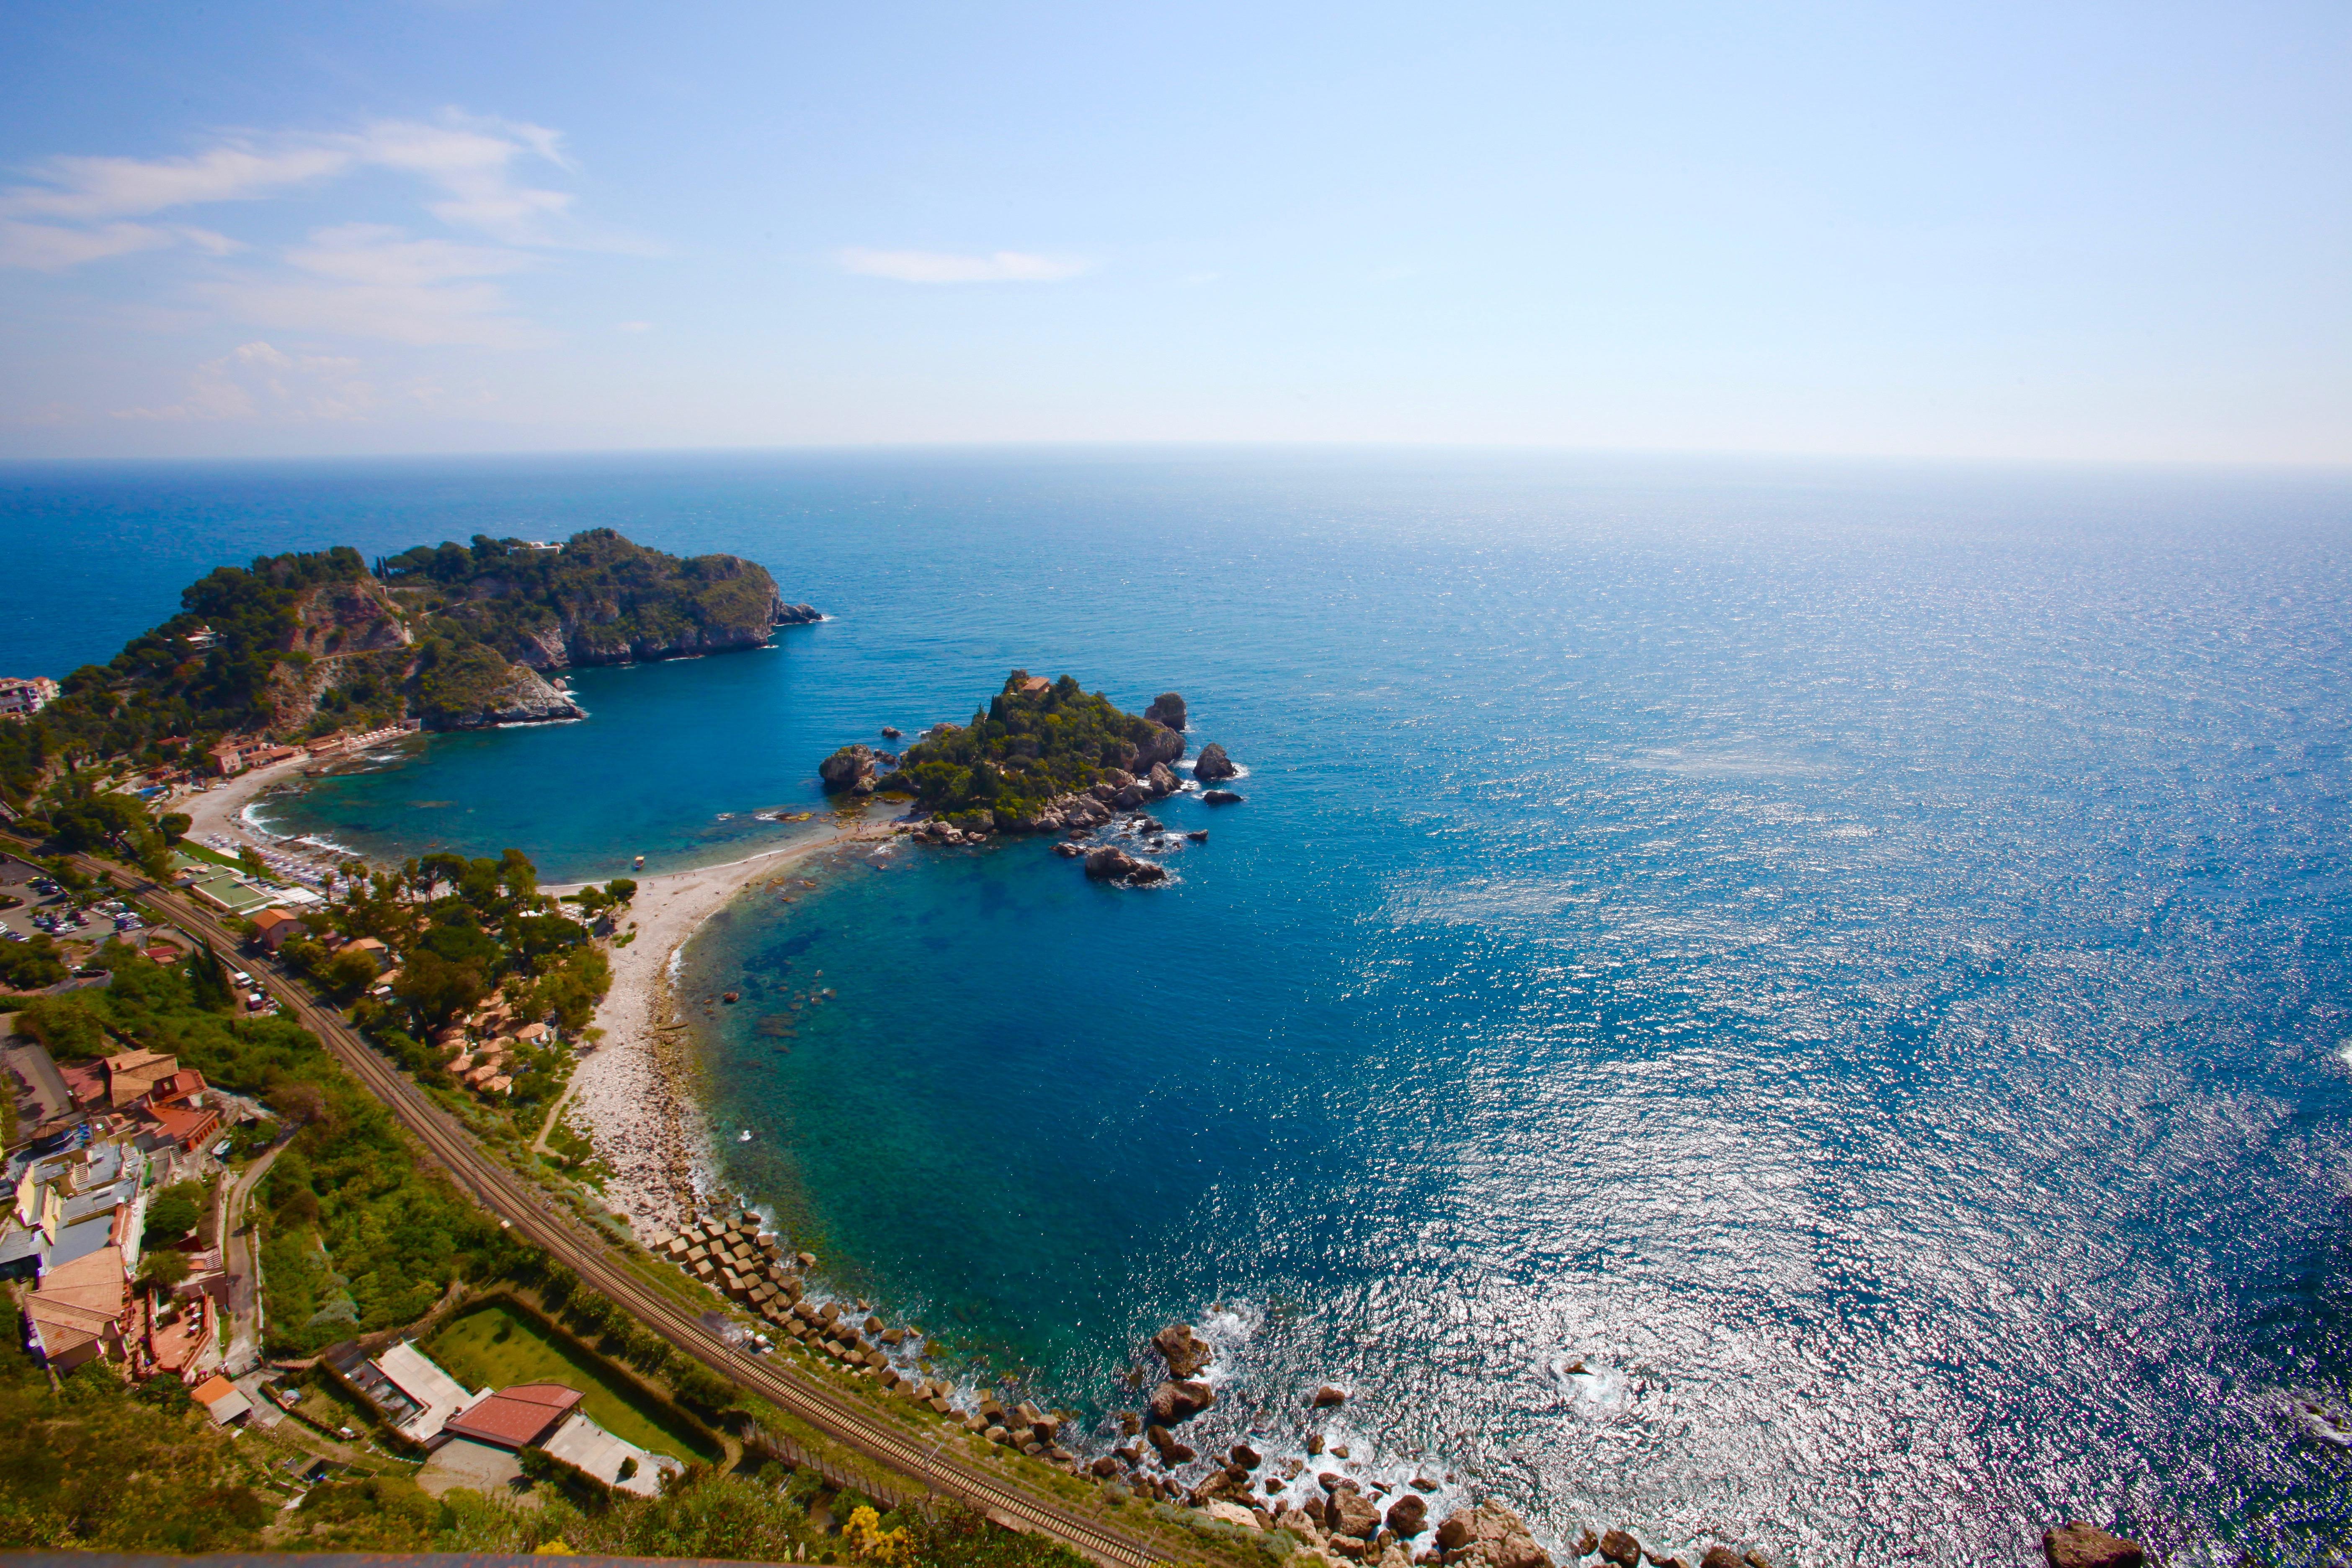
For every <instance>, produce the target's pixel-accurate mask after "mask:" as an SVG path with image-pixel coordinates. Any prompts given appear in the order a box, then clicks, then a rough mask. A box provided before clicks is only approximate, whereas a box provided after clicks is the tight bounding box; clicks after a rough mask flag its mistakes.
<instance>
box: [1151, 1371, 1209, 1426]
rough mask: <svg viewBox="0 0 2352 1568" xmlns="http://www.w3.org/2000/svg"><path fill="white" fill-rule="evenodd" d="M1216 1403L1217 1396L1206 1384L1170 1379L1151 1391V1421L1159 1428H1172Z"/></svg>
mask: <svg viewBox="0 0 2352 1568" xmlns="http://www.w3.org/2000/svg"><path fill="white" fill-rule="evenodd" d="M1216 1402H1217V1396H1216V1394H1213V1392H1211V1390H1210V1388H1209V1385H1208V1384H1205V1383H1192V1382H1189V1381H1186V1382H1180V1381H1177V1380H1175V1379H1172V1378H1171V1380H1169V1381H1168V1382H1166V1383H1163V1384H1160V1386H1159V1387H1157V1388H1155V1389H1153V1390H1152V1391H1151V1419H1152V1420H1154V1421H1156V1422H1158V1423H1159V1424H1160V1426H1175V1425H1176V1423H1178V1422H1179V1421H1189V1420H1191V1419H1192V1417H1193V1416H1195V1415H1199V1414H1200V1413H1201V1412H1202V1411H1203V1410H1206V1409H1208V1408H1209V1407H1210V1406H1211V1405H1214V1404H1216Z"/></svg>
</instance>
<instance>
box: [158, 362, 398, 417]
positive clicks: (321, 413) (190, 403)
mask: <svg viewBox="0 0 2352 1568" xmlns="http://www.w3.org/2000/svg"><path fill="white" fill-rule="evenodd" d="M359 371H360V363H359V361H357V360H355V359H345V358H342V357H341V356H338V355H331V354H289V353H286V352H285V351H284V350H282V349H279V348H277V347H275V346H274V345H272V344H270V343H267V342H250V343H245V344H243V345H241V346H239V347H237V348H236V349H234V350H232V351H231V352H229V353H226V354H223V355H222V356H221V357H220V358H218V359H216V360H207V361H205V363H203V364H201V365H198V366H197V367H196V371H195V374H194V375H192V376H191V377H189V379H188V395H186V396H185V397H184V398H182V399H181V400H180V401H179V402H177V403H173V404H169V405H165V406H163V407H161V408H118V409H116V410H115V411H114V417H116V418H117V419H161V420H170V421H187V420H224V419H234V420H249V419H270V420H275V421H278V422H284V423H305V422H309V421H311V420H352V419H359V418H363V417H365V416H367V415H368V414H369V413H370V412H371V411H372V410H373V408H374V407H375V406H376V404H377V397H376V392H375V388H374V387H373V386H372V385H370V384H368V383H367V382H366V381H364V380H362V379H361V376H360V374H359Z"/></svg>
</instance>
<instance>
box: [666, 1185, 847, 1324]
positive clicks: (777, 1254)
mask: <svg viewBox="0 0 2352 1568" xmlns="http://www.w3.org/2000/svg"><path fill="white" fill-rule="evenodd" d="M650 1247H651V1249H652V1252H653V1255H654V1256H655V1257H656V1258H667V1259H668V1260H669V1261H670V1262H672V1263H675V1264H677V1266H678V1267H679V1268H683V1269H685V1270H686V1271H687V1272H688V1274H691V1275H692V1276H694V1278H696V1279H699V1280H701V1281H703V1282H704V1283H705V1284H707V1285H709V1286H710V1287H711V1288H712V1289H716V1290H719V1291H721V1292H723V1293H724V1294H726V1295H728V1296H730V1297H732V1298H733V1299H734V1300H738V1301H740V1302H741V1303H743V1305H745V1306H747V1307H749V1308H751V1310H753V1311H755V1312H758V1313H759V1314H760V1315H761V1316H762V1317H764V1318H766V1319H768V1321H771V1322H776V1321H780V1320H779V1318H778V1316H777V1314H778V1313H779V1312H781V1311H782V1310H785V1309H788V1308H790V1307H791V1306H792V1305H793V1303H794V1302H796V1301H798V1300H800V1299H801V1294H802V1284H801V1275H800V1270H801V1269H803V1268H807V1267H809V1266H810V1265H811V1264H813V1263H814V1262H815V1261H816V1259H815V1258H814V1257H812V1256H810V1255H809V1254H807V1253H805V1252H803V1253H800V1254H798V1255H796V1256H787V1255H786V1253H785V1252H784V1249H783V1247H782V1244H781V1243H780V1242H778V1241H777V1239H776V1238H775V1237H773V1236H772V1235H770V1234H769V1233H767V1232H765V1231H762V1230H761V1228H760V1216H759V1215H756V1214H753V1213H751V1211H750V1210H748V1209H746V1210H745V1211H744V1212H743V1213H742V1214H740V1215H728V1216H725V1217H721V1218H713V1219H698V1220H696V1221H695V1222H694V1223H693V1224H691V1225H689V1226H687V1227H686V1228H685V1229H684V1230H681V1231H679V1232H678V1233H677V1234H676V1235H675V1236H660V1237H655V1238H654V1239H653V1241H652V1242H651V1244H650Z"/></svg>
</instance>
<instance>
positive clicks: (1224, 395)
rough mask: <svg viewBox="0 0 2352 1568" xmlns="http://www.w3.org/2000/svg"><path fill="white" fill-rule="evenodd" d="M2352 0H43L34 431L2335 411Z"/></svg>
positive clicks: (23, 266)
mask: <svg viewBox="0 0 2352 1568" xmlns="http://www.w3.org/2000/svg"><path fill="white" fill-rule="evenodd" d="M2347 82H2352V9H2347V7H2345V6H2344V5H2340V4H2326V5H2259V4H2256V5H2233V6H2220V5H2203V6H2196V7H2188V6H2173V5H2145V4H2141V5H2089V4H2085V5H2049V4H2047V3H2046V0H2045V3H2042V4H2037V5H1998V4H1994V5H1970V6H1955V5H1937V6H1928V5H1916V6H1911V5H1855V6H1802V5H1750V6H1728V5H1704V6H1701V5H1616V6H1609V7H1602V6H1591V5H1524V6H1522V5H1448V6H1435V5H1428V6H1420V7H1411V8H1407V7H1393V6H1381V5H1330V6H1322V7H1316V6H1306V5H1273V6H1268V5H1248V6H1218V5H1190V6H1183V7H1173V6H1171V7H1156V8H1145V7H1118V6H1103V5H1070V6H1046V5H1028V6H1017V7H1002V6H1000V7H989V6H974V5H872V6H828V7H823V8H819V7H814V6H795V5H696V4H679V3H673V4H669V5H660V6H645V5H601V4H593V3H587V4H583V3H577V0H572V3H567V4H563V5H536V4H499V3H487V4H447V5H424V4H398V3H394V4H383V5H367V6H332V5H330V6H320V5H316V4H315V3H313V4H307V5H254V4H236V3H230V4H208V5H204V6H200V7H198V6H175V5H117V6H110V7H91V6H85V5H55V4H41V3H38V0H17V3H16V4H14V5H10V6H9V7H8V8H7V10H6V13H5V19H0V142H5V145H0V457H69V456H70V457H81V456H113V455H122V456H181V455H257V454H268V453H341V452H352V453H362V452H414V451H482V450H527V449H565V448H630V447H759V446H787V445H837V444H858V443H877V442H878V443H898V442H990V441H1122V442H1126V441H1162V440H1168V441H1237V440H1238V441H1311V442H1331V441H1338V442H1350V441H1373V442H1433V443H1464V444H1474V445H1488V444H1493V445H1533V446H1544V447H1575V448H1602V449H1612V448H1613V449H1625V448H1630V449H1651V450H1659V449H1663V450H1706V451H1760V452H1804V453H1853V454H1870V455H1921V456H1957V457H1986V458H2060V459H2075V458H2082V459H2121V460H2141V459H2158V460H2179V459H2186V460H2200V461H2221V462H2254V463H2330V464H2336V463H2343V462H2346V461H2352V199H2347V198H2352V91H2347V90H2346V84H2347Z"/></svg>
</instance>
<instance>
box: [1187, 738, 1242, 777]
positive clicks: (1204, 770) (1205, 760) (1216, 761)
mask: <svg viewBox="0 0 2352 1568" xmlns="http://www.w3.org/2000/svg"><path fill="white" fill-rule="evenodd" d="M1240 772H1241V770H1240V769H1239V768H1237V767H1235V766H1234V760H1233V758H1231V757H1229V756H1227V755H1226V754H1225V749H1224V748H1223V746H1221V745H1219V744H1217V742H1214V741H1212V742H1209V743H1208V744H1207V745H1205V746H1203V747H1202V748H1201V754H1200V755H1199V756H1197V757H1194V758H1193V759H1192V776H1193V777H1194V778H1196V779H1198V780H1200V781H1201V782H1202V784H1214V783H1216V782H1217V781H1218V780H1219V779H1229V778H1232V777H1233V776H1234V775H1235V774H1236V773H1240Z"/></svg>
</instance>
